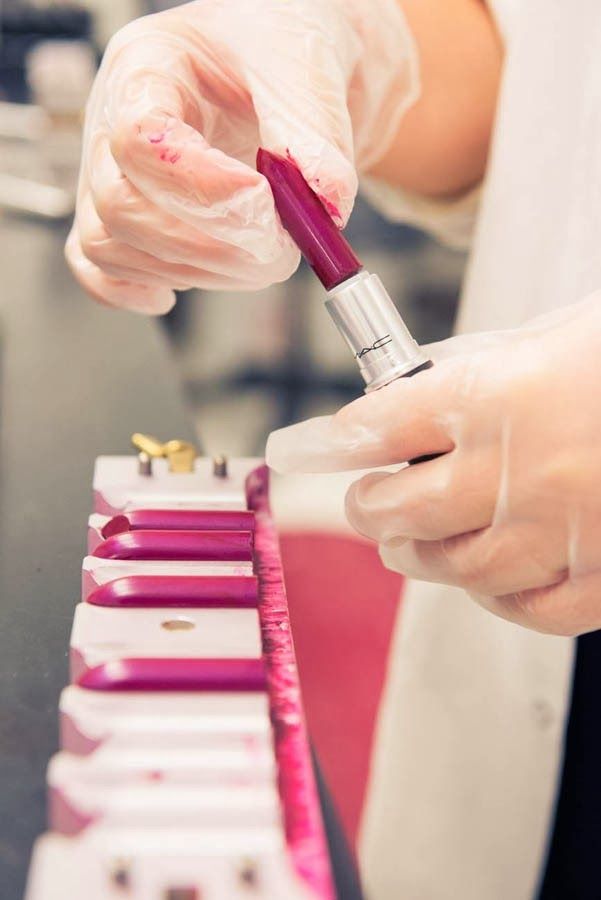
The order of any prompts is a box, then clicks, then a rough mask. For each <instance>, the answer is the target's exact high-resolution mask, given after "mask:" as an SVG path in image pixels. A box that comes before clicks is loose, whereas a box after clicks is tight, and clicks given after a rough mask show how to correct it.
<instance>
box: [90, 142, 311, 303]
mask: <svg viewBox="0 0 601 900" xmlns="http://www.w3.org/2000/svg"><path fill="white" fill-rule="evenodd" d="M86 184H87V179H86V181H84V182H83V183H82V185H83V186H82V190H81V191H80V196H81V195H82V194H83V195H84V196H85V186H86ZM89 189H90V192H91V196H92V198H93V204H94V208H95V212H96V214H97V216H98V218H99V219H100V220H101V221H102V222H103V223H104V224H105V226H106V227H107V229H108V231H109V232H110V234H111V235H112V236H113V237H114V238H117V239H119V240H120V241H121V242H122V243H124V244H127V245H129V246H132V247H134V248H136V249H137V250H140V251H142V252H144V253H147V254H149V255H150V256H152V257H154V258H156V259H157V260H161V261H164V262H165V263H168V264H176V265H185V266H190V267H192V268H196V269H199V270H201V271H202V272H203V273H207V272H212V273H214V274H215V275H222V276H225V278H224V279H222V281H223V286H224V287H230V288H233V287H234V282H235V284H236V285H237V286H240V289H254V290H258V289H260V288H264V287H266V286H268V285H269V284H273V283H274V282H278V281H284V280H286V279H287V278H289V277H290V275H291V274H292V272H293V271H294V270H295V269H296V267H297V265H298V261H299V254H298V251H297V250H296V249H295V248H285V250H284V252H282V254H281V256H280V257H279V258H278V260H277V261H275V262H274V263H273V264H270V265H269V266H266V265H263V264H262V263H260V262H258V261H257V260H256V258H255V257H253V256H252V255H251V254H250V253H248V252H247V251H246V250H245V249H244V248H241V247H236V246H233V245H232V244H228V243H225V242H224V241H220V240H217V239H216V238H212V237H210V236H208V235H207V234H206V233H205V232H204V231H203V230H201V229H200V228H197V227H194V226H191V225H189V224H188V223H186V222H182V221H181V219H178V218H176V217H175V216H172V215H170V214H168V213H165V212H163V211H162V210H161V209H159V208H158V207H157V206H156V205H155V204H154V203H153V202H152V201H151V200H149V199H147V198H146V197H145V196H144V195H143V194H142V193H141V192H140V191H139V190H138V189H137V188H136V187H135V186H134V185H133V184H132V183H131V182H130V181H129V179H128V178H126V177H125V176H124V175H123V174H122V173H121V171H120V169H119V167H118V166H117V164H116V162H115V160H114V158H113V156H112V154H111V153H110V149H109V147H108V141H107V140H106V139H105V138H101V139H99V140H98V141H97V142H96V144H95V147H94V152H93V155H92V165H91V167H90V181H89ZM80 202H81V203H82V204H83V202H84V201H83V200H81V201H80ZM78 206H79V203H78ZM85 214H86V213H85V212H84V211H83V210H82V214H81V216H80V220H81V221H82V222H83V221H84V218H85ZM219 280H220V279H213V281H214V282H217V281H219ZM188 286H194V287H208V285H207V284H206V279H204V278H203V282H202V283H201V282H200V281H196V282H194V280H193V279H191V280H190V282H189V285H188Z"/></svg>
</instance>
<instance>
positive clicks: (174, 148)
mask: <svg viewBox="0 0 601 900" xmlns="http://www.w3.org/2000/svg"><path fill="white" fill-rule="evenodd" d="M159 18H160V17H151V21H150V22H149V23H147V24H145V23H144V22H141V23H136V26H135V28H132V29H129V30H128V29H124V30H122V32H121V33H120V36H119V38H118V44H117V45H115V48H111V50H110V52H109V53H108V54H107V60H108V62H107V69H108V73H109V74H108V75H107V78H109V79H110V84H109V85H106V86H104V87H99V88H98V90H97V91H96V92H95V93H94V96H93V101H92V104H91V106H90V112H89V119H90V120H91V121H94V119H95V118H98V119H99V120H100V122H105V123H106V125H105V126H104V127H103V126H102V125H100V126H99V127H97V128H94V127H93V126H91V127H90V128H89V129H87V130H86V135H85V140H86V145H87V146H88V147H89V146H90V144H91V142H92V141H94V140H95V139H97V137H98V135H99V134H100V135H102V134H103V133H107V134H108V137H109V141H110V147H111V152H112V153H113V156H114V157H115V160H116V162H117V164H118V166H119V168H120V169H121V171H122V172H123V173H124V174H125V175H127V177H128V178H129V179H130V181H131V182H132V183H133V184H134V185H135V186H136V187H137V188H138V190H140V191H141V192H142V193H143V194H144V195H145V196H146V197H148V198H149V199H151V200H153V202H155V203H156V205H157V206H159V207H160V208H161V209H162V210H164V211H165V212H168V213H171V214H172V215H174V216H176V217H177V218H179V219H181V220H182V221H185V222H188V223H189V224H192V225H197V226H199V225H200V224H201V223H202V227H203V230H204V231H205V232H206V233H207V234H209V235H212V236H214V237H217V238H218V239H220V240H223V241H225V242H227V243H232V244H234V245H235V246H238V245H239V244H240V241H241V237H242V238H243V241H244V246H245V248H246V249H247V250H248V252H249V253H250V254H251V255H253V256H255V257H256V259H257V260H258V261H259V262H262V263H265V264H266V263H269V262H273V261H274V260H276V259H277V258H278V256H279V255H280V253H281V252H282V248H283V247H285V246H287V245H290V244H291V239H290V237H289V236H288V234H287V233H286V232H285V231H284V229H283V228H282V226H281V224H280V222H279V219H278V217H277V215H276V212H275V207H274V203H273V197H272V194H271V191H270V189H269V185H268V184H267V182H266V181H265V179H264V178H263V177H262V176H261V175H259V173H258V172H257V171H256V170H255V169H254V168H251V166H249V165H246V164H245V163H243V162H240V161H238V160H237V159H234V158H233V157H231V156H228V155H227V154H226V153H224V152H222V151H221V150H219V149H217V147H212V146H210V144H209V143H208V141H207V140H206V139H205V136H203V134H202V133H201V129H202V128H203V127H207V128H209V127H211V124H212V122H213V120H214V118H215V107H214V106H212V105H211V103H209V101H208V100H207V99H206V98H205V96H204V95H203V91H202V87H203V86H204V84H205V82H207V83H206V89H207V91H208V92H209V94H210V93H211V90H223V89H224V87H223V85H221V86H220V85H219V82H218V81H217V82H216V83H212V82H211V79H210V73H211V68H214V66H213V67H212V66H211V64H210V61H211V57H212V54H213V53H214V50H212V51H211V48H206V47H205V46H204V43H203V41H202V38H201V37H200V36H199V35H198V34H195V35H194V37H195V41H196V42H193V43H191V44H188V43H187V42H185V41H182V39H181V35H172V34H170V33H169V23H170V21H171V20H170V18H169V17H168V16H163V17H162V18H161V19H160V21H161V25H162V26H164V27H163V28H161V30H160V31H158V32H157V28H156V24H157V22H158V21H159ZM145 29H147V30H148V40H145V39H144V31H145ZM157 34H158V35H160V37H157ZM205 51H206V56H205ZM117 53H118V62H117V63H115V64H113V65H112V64H111V59H112V58H113V57H114V56H115V55H116V54H117ZM203 66H205V67H206V68H207V69H208V71H207V72H204V71H203ZM101 71H102V70H101ZM228 86H229V88H230V94H231V93H232V92H233V96H230V98H229V100H230V106H233V107H234V108H235V107H236V105H239V102H240V96H239V94H240V86H239V85H238V86H237V85H236V83H235V79H234V82H233V83H231V84H229V82H228ZM199 88H200V90H199ZM98 104H101V107H102V108H101V109H100V110H99V109H98ZM244 105H245V106H246V105H247V104H246V103H245V104H244ZM88 155H89V154H88Z"/></svg>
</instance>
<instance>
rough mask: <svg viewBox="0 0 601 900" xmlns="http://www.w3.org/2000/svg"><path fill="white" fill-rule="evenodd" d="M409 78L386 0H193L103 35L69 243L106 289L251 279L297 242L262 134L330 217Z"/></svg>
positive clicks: (165, 295) (119, 294)
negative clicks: (266, 169)
mask: <svg viewBox="0 0 601 900" xmlns="http://www.w3.org/2000/svg"><path fill="white" fill-rule="evenodd" d="M417 92H418V75H417V67H416V62H415V54H414V48H413V43H412V39H411V37H410V34H409V32H408V29H407V26H406V24H405V20H404V18H403V16H402V14H401V12H400V10H399V8H398V6H397V3H396V0H370V2H369V3H368V2H365V0H288V2H286V0H253V2H252V3H251V2H249V0H199V2H196V3H188V4H185V5H183V6H180V7H177V8H176V9H173V10H169V11H167V12H164V13H160V14H158V15H153V16H148V17H146V18H143V19H139V20H137V21H135V22H133V23H132V24H131V25H129V26H127V27H126V28H124V29H123V30H122V31H120V32H119V33H118V34H117V35H116V36H115V37H114V38H113V40H112V41H111V42H110V44H109V47H108V49H107V51H106V54H105V57H104V60H103V63H102V66H101V69H100V71H99V73H98V76H97V79H96V82H95V85H94V88H93V90H92V94H91V96H90V101H89V105H88V110H87V116H86V124H85V132H84V150H83V161H82V167H81V175H80V183H79V190H78V200H77V214H76V219H75V224H74V228H73V230H72V232H71V235H70V237H69V239H68V242H67V258H68V260H69V262H70V264H71V266H72V268H73V270H74V272H75V274H76V275H77V277H78V278H79V280H80V281H81V282H82V284H83V285H84V286H85V287H86V288H87V289H88V290H89V291H90V293H92V294H93V295H94V296H95V297H97V298H98V299H100V300H103V301H105V302H106V303H109V304H111V305H116V306H127V307H129V308H132V309H136V310H139V311H144V312H151V313H163V312H166V311H167V310H168V309H169V308H170V307H171V306H172V304H173V302H174V294H173V290H174V289H178V288H180V289H184V288H189V287H204V288H213V289H215V288H218V289H219V288H224V289H258V288H262V287H265V286H266V285H268V284H271V283H273V282H277V281H283V280H284V279H286V278H288V277H289V275H290V274H291V273H292V272H293V271H294V270H295V268H296V267H297V265H298V262H299V254H298V251H297V250H296V248H295V247H294V246H293V244H292V241H291V239H290V238H289V236H288V235H287V234H286V232H285V231H284V230H283V229H282V227H281V225H280V223H279V219H278V217H277V214H276V212H275V209H274V204H273V198H272V194H271V190H270V188H269V185H268V183H267V181H266V180H265V179H264V178H263V176H262V175H259V174H258V173H257V171H256V169H255V156H256V151H257V148H258V146H259V145H262V146H264V147H267V148H268V149H271V150H273V151H276V152H278V153H283V154H284V153H288V154H290V156H291V157H292V158H293V159H294V160H295V161H296V163H297V164H298V165H299V166H300V168H301V170H302V171H303V174H304V175H305V177H306V178H307V179H308V181H309V182H310V184H311V185H312V186H313V188H314V189H315V190H316V191H317V192H318V193H319V194H320V195H321V197H322V198H323V200H324V202H325V203H326V205H327V206H328V208H329V209H330V211H331V212H332V214H333V215H334V216H335V217H336V218H337V219H338V221H339V223H340V224H343V223H344V222H345V221H346V219H347V218H348V216H349V214H350V211H351V208H352V205H353V200H354V197H355V193H356V188H357V176H356V172H355V164H356V165H357V166H358V167H359V168H362V167H367V166H369V165H370V164H372V163H373V162H375V161H376V159H377V158H378V156H380V155H381V154H383V153H385V151H386V149H387V145H388V143H389V141H390V140H391V139H392V137H393V135H394V133H395V130H396V128H397V126H398V122H399V119H400V117H401V115H402V113H403V112H404V110H405V109H406V108H407V106H408V105H410V104H411V103H412V102H413V100H414V99H415V96H416V93H417Z"/></svg>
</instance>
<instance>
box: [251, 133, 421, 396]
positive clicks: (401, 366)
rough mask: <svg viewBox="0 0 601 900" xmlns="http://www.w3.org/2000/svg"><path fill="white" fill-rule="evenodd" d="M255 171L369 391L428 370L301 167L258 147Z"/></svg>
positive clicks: (374, 278)
mask: <svg viewBox="0 0 601 900" xmlns="http://www.w3.org/2000/svg"><path fill="white" fill-rule="evenodd" d="M257 169H258V171H259V172H260V173H261V174H262V175H264V176H265V178H266V179H267V181H268V182H269V184H270V185H271V190H272V192H273V196H274V200H275V205H276V209H277V211H278V213H279V216H280V219H281V220H282V224H283V226H284V228H285V229H286V230H287V231H288V232H289V234H290V235H291V237H292V238H293V240H294V241H295V243H296V244H297V246H298V248H299V250H300V251H301V253H302V254H303V256H304V257H305V259H306V260H307V262H308V263H309V265H310V266H311V268H312V269H313V271H314V272H315V274H316V275H317V277H318V278H319V280H320V281H321V283H322V284H323V286H324V288H325V289H326V291H327V296H326V304H325V305H326V308H327V310H328V312H329V313H330V316H331V317H332V319H333V320H334V323H335V325H336V327H337V328H338V330H339V331H340V333H341V334H342V336H343V337H344V339H345V341H346V343H347V344H348V346H349V347H350V349H351V352H352V353H353V356H354V358H355V360H356V361H357V365H358V366H359V371H360V372H361V375H362V377H363V380H364V381H365V390H366V391H375V390H377V389H378V388H381V387H384V385H386V384H389V383H390V382H391V381H394V380H395V379H397V378H403V377H407V376H410V375H415V374H417V372H421V371H422V369H427V368H430V366H431V365H432V363H431V361H430V360H429V359H428V358H427V356H426V355H425V354H424V353H423V351H422V350H421V349H420V347H419V346H418V344H417V343H416V342H415V341H414V339H413V337H412V336H411V333H410V332H409V329H408V328H407V326H406V325H405V323H404V322H403V319H402V318H401V316H400V314H399V312H398V310H397V308H396V306H395V305H394V303H393V302H392V300H391V298H390V296H389V295H388V293H387V291H386V289H385V288H384V285H383V284H382V282H381V281H380V279H379V278H378V276H377V275H373V274H371V273H370V272H367V271H365V269H364V268H363V265H362V264H361V261H360V260H359V259H358V258H357V256H356V255H355V253H354V252H353V250H352V248H351V246H350V244H349V243H348V241H347V240H346V239H345V237H344V236H343V235H342V234H341V232H340V231H339V230H338V228H337V227H336V225H335V223H334V222H333V221H332V218H331V217H330V215H329V213H328V211H327V210H326V208H325V207H324V205H323V203H322V202H321V200H320V199H319V197H318V196H317V194H316V193H315V192H314V191H313V190H312V189H311V188H310V187H309V185H308V184H307V182H306V181H305V179H304V178H303V176H302V174H301V172H300V170H299V169H298V167H297V166H296V165H295V164H294V163H293V162H292V161H291V160H289V159H285V158H284V157H282V156H278V155H277V154H275V153H271V152H270V151H269V150H263V149H259V152H258V153H257Z"/></svg>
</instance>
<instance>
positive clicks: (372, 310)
mask: <svg viewBox="0 0 601 900" xmlns="http://www.w3.org/2000/svg"><path fill="white" fill-rule="evenodd" d="M326 309H327V310H328V312H329V314H330V316H331V317H332V319H333V321H334V324H335V325H336V327H337V328H338V331H339V332H340V333H341V334H342V336H343V338H344V339H345V341H346V343H347V344H348V346H349V347H350V349H351V352H352V353H353V355H354V357H355V360H356V362H357V365H358V366H359V371H360V372H361V376H362V378H363V380H364V381H365V391H366V393H368V392H370V391H377V390H378V389H379V388H381V387H384V385H386V384H389V383H390V382H391V381H395V380H396V379H397V378H402V377H404V376H407V375H411V374H413V373H414V372H415V371H416V370H417V369H421V368H422V367H425V365H426V364H427V363H428V361H429V360H428V358H427V356H426V355H425V354H424V353H423V351H422V350H421V349H420V347H419V345H418V344H417V343H416V341H414V339H413V338H412V336H411V333H410V332H409V329H408V328H407V326H406V325H405V323H404V322H403V319H402V318H401V316H400V314H399V311H398V310H397V308H396V306H395V305H394V303H393V302H392V300H391V298H390V296H389V294H388V293H387V291H386V289H385V287H384V285H383V284H382V282H381V281H380V279H379V278H378V276H377V275H372V274H370V273H369V272H359V273H358V274H357V275H353V276H352V277H351V278H349V279H347V280H346V281H343V282H342V284H339V285H337V287H335V288H333V289H332V290H331V291H328V294H327V299H326Z"/></svg>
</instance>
